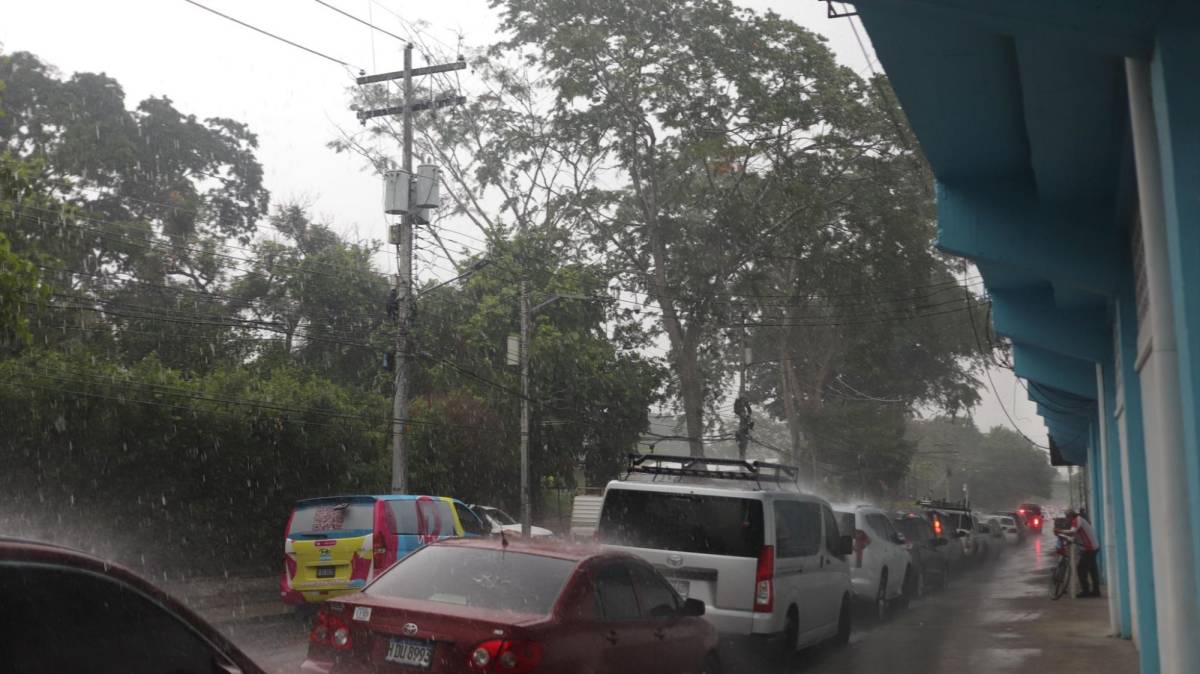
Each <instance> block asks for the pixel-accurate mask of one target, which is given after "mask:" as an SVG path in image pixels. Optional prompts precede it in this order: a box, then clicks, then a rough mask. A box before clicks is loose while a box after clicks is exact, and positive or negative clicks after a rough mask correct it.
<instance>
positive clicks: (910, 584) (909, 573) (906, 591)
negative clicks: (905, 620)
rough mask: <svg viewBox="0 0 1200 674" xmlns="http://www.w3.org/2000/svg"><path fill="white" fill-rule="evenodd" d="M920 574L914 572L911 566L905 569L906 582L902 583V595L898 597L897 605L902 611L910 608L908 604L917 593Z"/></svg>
mask: <svg viewBox="0 0 1200 674" xmlns="http://www.w3.org/2000/svg"><path fill="white" fill-rule="evenodd" d="M919 575H920V574H916V573H913V570H912V567H911V566H910V567H907V568H906V569H904V582H903V583H902V584H901V585H900V596H899V597H896V605H897V607H898V608H899V609H900V610H901V611H907V610H908V604H909V602H910V601H911V600H912V598H913V596H914V595H915V594H916V587H917V582H918V581H917V577H918V576H919Z"/></svg>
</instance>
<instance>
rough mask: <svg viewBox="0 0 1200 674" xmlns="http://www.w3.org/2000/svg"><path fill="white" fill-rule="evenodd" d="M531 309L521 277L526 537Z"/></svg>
mask: <svg viewBox="0 0 1200 674" xmlns="http://www.w3.org/2000/svg"><path fill="white" fill-rule="evenodd" d="M532 323H533V310H532V309H531V308H530V306H529V283H528V282H527V281H526V280H525V279H524V278H522V279H521V347H520V359H521V366H520V367H521V535H522V536H524V537H526V538H528V537H529V535H530V532H531V531H532V527H533V521H532V517H533V516H532V513H531V512H530V501H531V500H532V499H531V494H530V491H529V490H530V484H529V333H530V325H531V324H532Z"/></svg>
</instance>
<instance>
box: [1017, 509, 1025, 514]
mask: <svg viewBox="0 0 1200 674" xmlns="http://www.w3.org/2000/svg"><path fill="white" fill-rule="evenodd" d="M1017 513H1018V514H1020V515H1024V514H1025V509H1024V508H1021V509H1020V510H1018V511H1017Z"/></svg>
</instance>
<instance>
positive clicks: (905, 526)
mask: <svg viewBox="0 0 1200 674" xmlns="http://www.w3.org/2000/svg"><path fill="white" fill-rule="evenodd" d="M896 528H897V529H899V530H900V533H902V534H904V537H905V538H907V539H908V540H910V541H919V540H922V539H924V538H930V537H931V536H930V532H928V530H927V529H926V525H925V523H924V522H922V521H921V520H918V519H917V518H915V517H903V518H900V519H897V520H896Z"/></svg>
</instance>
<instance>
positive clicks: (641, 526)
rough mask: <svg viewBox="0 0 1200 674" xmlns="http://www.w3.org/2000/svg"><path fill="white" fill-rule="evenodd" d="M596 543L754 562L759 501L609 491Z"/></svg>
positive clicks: (759, 521) (758, 535)
mask: <svg viewBox="0 0 1200 674" xmlns="http://www.w3.org/2000/svg"><path fill="white" fill-rule="evenodd" d="M599 536H600V540H601V541H603V542H604V543H609V544H612V545H628V546H631V547H635V548H653V549H656V550H674V551H677V552H694V553H703V554H709V555H726V556H730V557H757V556H758V553H759V552H760V551H761V549H762V546H763V509H762V502H761V501H757V500H754V499H745V498H733V497H726V496H700V495H696V494H674V493H667V492H652V491H634V490H630V489H610V490H609V491H608V493H607V494H605V496H604V508H603V510H601V512H600V525H599Z"/></svg>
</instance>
